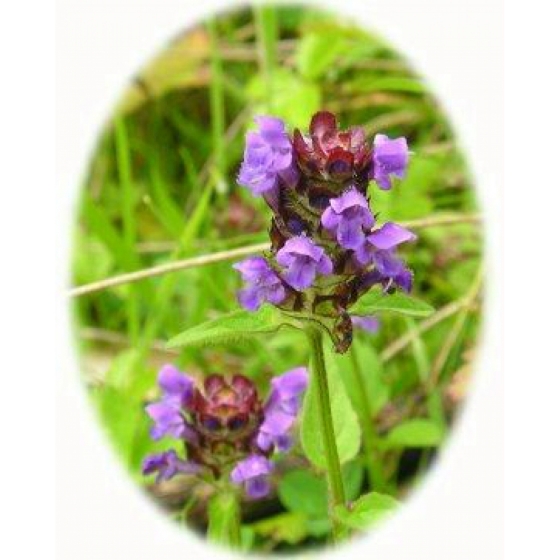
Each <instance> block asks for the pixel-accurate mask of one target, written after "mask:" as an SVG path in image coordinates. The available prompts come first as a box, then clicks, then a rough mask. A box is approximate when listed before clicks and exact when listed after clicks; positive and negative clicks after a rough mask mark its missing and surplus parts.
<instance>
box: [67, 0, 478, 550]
mask: <svg viewBox="0 0 560 560" xmlns="http://www.w3.org/2000/svg"><path fill="white" fill-rule="evenodd" d="M371 23H372V24H373V25H375V22H371ZM319 109H327V110H330V111H333V112H335V113H336V114H337V115H338V117H339V119H340V122H341V124H342V125H343V126H352V125H363V126H364V127H365V129H366V131H367V133H368V135H370V136H372V135H373V134H375V133H377V132H383V133H385V134H388V135H390V136H397V135H404V136H406V137H407V139H408V142H409V145H410V147H411V150H412V151H413V152H414V156H413V157H412V161H411V165H410V170H409V172H408V175H407V177H406V179H405V180H404V181H402V182H401V183H399V184H398V185H397V186H396V188H394V189H393V190H391V191H388V192H384V191H381V190H379V189H377V188H372V189H371V190H370V193H371V196H372V206H373V209H374V212H377V213H379V214H380V218H381V220H382V221H385V220H389V219H392V220H399V221H405V222H408V221H412V224H411V225H412V226H413V229H415V227H414V226H415V225H417V229H415V231H416V233H417V234H418V236H419V241H418V242H417V243H416V244H414V245H413V246H412V247H411V248H410V249H407V250H404V251H403V256H405V258H406V259H407V260H408V262H409V263H410V265H411V267H412V269H413V270H414V272H415V286H414V292H413V293H414V294H415V295H416V296H418V297H420V298H422V299H424V300H425V301H427V302H428V303H430V304H431V305H433V306H434V307H435V308H436V310H437V311H436V314H435V315H434V316H432V317H431V318H429V319H426V320H423V321H415V320H412V319H403V318H402V317H397V316H387V317H385V316H380V319H381V324H382V327H381V329H380V331H379V332H378V333H377V334H375V335H368V334H365V333H361V334H358V335H357V337H356V338H357V340H356V342H355V345H354V347H355V351H356V354H357V358H358V361H359V364H360V367H361V369H362V370H363V372H364V373H365V374H366V375H365V377H366V381H367V391H368V394H369V397H370V404H371V407H372V410H373V411H374V416H373V417H372V418H371V419H370V421H371V422H373V424H374V426H375V430H376V434H377V437H378V449H377V451H376V461H377V463H378V465H379V472H378V473H377V474H376V486H377V488H376V490H378V491H384V492H387V493H391V494H393V495H395V496H398V497H399V498H403V497H404V496H405V495H406V493H407V492H408V491H409V490H410V488H412V487H413V486H414V485H415V483H416V481H417V480H418V479H419V478H420V477H421V476H422V475H423V474H424V472H425V471H426V470H427V469H428V468H429V466H430V464H431V462H432V461H433V459H434V457H436V456H437V452H438V449H439V448H440V447H441V445H442V442H443V441H444V440H445V437H446V435H447V432H448V430H449V427H450V425H451V423H452V421H453V419H454V417H455V416H456V413H457V410H458V408H459V407H460V405H461V403H462V402H463V399H464V397H465V393H466V390H467V387H468V385H469V379H470V374H471V369H472V362H473V359H474V350H475V346H476V337H477V331H478V328H479V322H480V319H479V315H480V302H479V292H480V263H481V234H480V231H481V226H480V221H479V217H478V214H477V205H476V199H475V193H474V190H473V187H472V184H471V178H470V177H469V174H468V171H467V169H466V166H465V162H464V159H463V157H462V155H461V152H460V150H459V149H458V147H457V144H456V140H455V138H454V135H453V132H452V130H451V128H450V126H449V123H448V121H447V119H446V117H445V115H444V114H443V113H442V111H441V108H440V107H439V105H438V102H437V100H436V99H435V98H434V97H433V96H432V94H431V93H430V92H429V91H428V89H427V86H426V84H425V83H424V81H423V80H422V79H421V78H419V77H418V76H417V75H416V74H415V73H414V72H413V71H412V70H411V69H410V68H409V67H408V65H407V63H406V61H405V60H403V58H402V57H401V56H400V55H398V54H397V53H396V52H395V51H394V50H393V49H392V48H391V47H390V46H389V45H387V44H386V43H385V42H384V40H383V39H382V38H381V37H380V36H378V35H376V34H371V33H370V32H366V31H363V30H361V29H359V28H357V27H356V26H355V25H353V24H352V23H349V22H346V21H344V20H343V18H341V17H340V16H339V15H329V14H327V13H324V12H318V11H315V10H312V9H309V8H305V9H302V8H298V7H282V8H275V7H272V6H269V7H260V8H256V9H245V10H241V11H237V12H231V13H227V14H225V15H222V16H220V17H218V18H217V19H215V20H212V21H208V22H206V23H205V24H202V25H200V26H199V27H196V28H193V29H187V30H184V31H183V32H181V33H180V34H179V35H178V36H177V37H176V38H175V39H174V40H173V41H172V42H171V43H170V44H169V45H167V46H166V47H165V48H164V49H163V50H162V51H161V52H160V53H159V54H158V55H157V56H156V57H155V58H154V59H153V60H152V61H150V62H149V63H148V65H147V66H146V67H144V68H142V70H141V71H140V72H139V73H138V74H137V75H136V76H135V77H134V79H133V80H132V81H131V84H130V86H129V88H128V89H127V91H125V92H124V95H123V96H122V98H121V100H120V102H119V104H118V107H117V109H116V110H115V112H114V114H113V115H112V116H111V118H110V120H109V121H108V122H107V123H106V125H105V127H104V128H103V130H102V131H101V134H100V138H99V142H98V145H97V149H96V151H95V153H94V155H93V158H92V160H91V163H90V165H89V168H88V172H87V175H86V178H85V181H84V184H83V188H82V192H81V196H80V200H79V204H78V208H77V220H76V228H75V232H74V235H75V242H74V257H73V263H72V283H73V284H74V285H76V286H78V285H83V284H88V283H91V282H94V281H97V280H100V279H104V278H106V277H109V276H114V275H119V274H122V273H126V272H130V271H136V270H140V269H144V268H148V267H152V266H155V265H158V264H164V263H167V262H171V261H174V260H177V259H180V258H187V257H191V256H196V255H203V254H209V253H212V252H216V251H223V250H227V249H232V248H236V247H242V246H245V245H249V244H252V243H257V242H263V241H266V239H267V228H268V223H269V219H270V214H269V211H268V209H267V208H266V207H265V205H264V203H263V202H262V201H261V200H260V199H256V198H253V197H252V196H251V195H250V193H248V192H247V191H246V190H245V189H242V188H241V187H239V186H238V185H236V181H235V177H236V174H237V170H238V167H239V163H240V161H241V159H242V152H243V142H244V135H245V132H246V130H247V129H248V127H249V126H251V122H252V118H253V116H254V115H256V114H262V113H269V114H274V115H277V116H280V117H282V118H283V119H285V120H286V121H287V123H288V124H289V126H290V127H293V126H299V127H304V128H305V127H307V125H308V122H309V119H310V117H311V115H312V114H313V113H314V112H315V111H317V110H319ZM448 218H449V222H450V223H441V222H442V220H443V222H445V221H446V220H448ZM417 221H419V222H417ZM232 262H234V261H232V260H227V261H224V262H219V263H215V264H210V265H205V266H200V267H196V268H191V269H188V270H182V271H178V272H174V273H170V274H165V275H159V276H155V277H152V278H148V279H145V280H142V281H140V282H135V283H130V284H124V285H121V286H117V287H114V288H110V289H104V290H100V291H96V292H93V293H90V294H86V295H82V296H80V297H75V298H74V300H73V304H74V308H73V309H74V315H75V327H76V339H77V344H78V347H79V352H80V357H81V375H82V376H83V379H84V381H85V383H86V384H87V388H88V391H89V393H90V394H91V399H92V402H93V404H94V406H95V407H96V408H97V409H98V411H99V414H100V416H101V418H102V420H103V425H104V427H105V428H106V430H107V432H108V435H109V436H110V439H111V441H112V442H113V444H114V446H115V448H116V450H117V452H118V455H119V456H120V457H121V458H122V460H123V462H124V464H125V465H126V467H127V469H128V470H129V471H130V473H131V476H133V477H134V478H135V479H136V480H137V481H138V482H139V483H140V484H142V485H143V486H146V487H147V489H148V491H149V492H151V493H152V494H153V495H154V496H155V498H156V499H157V500H158V501H159V502H160V503H161V504H162V505H163V506H164V507H166V508H167V509H169V510H170V511H171V512H178V511H179V510H181V509H182V507H183V506H184V504H185V503H186V502H188V501H189V500H191V502H189V507H190V513H188V514H187V518H188V520H190V521H191V522H192V523H194V524H195V525H198V526H200V528H202V527H203V525H204V507H203V506H204V500H205V496H204V493H203V490H202V489H197V488H196V487H192V486H189V485H188V483H185V482H184V481H170V482H168V483H165V484H161V485H158V486H157V487H156V486H154V485H151V484H148V483H147V481H146V480H143V479H142V477H141V475H140V471H139V468H140V462H141V459H142V457H143V455H144V454H146V453H147V452H151V451H154V450H156V449H158V448H163V447H169V442H167V441H165V442H163V443H161V444H159V443H158V444H154V442H152V441H150V439H149V436H148V429H149V423H148V420H147V417H146V415H145V413H144V411H143V407H144V405H145V404H146V402H148V401H149V400H150V399H153V398H155V397H156V395H157V392H156V387H155V378H156V374H157V369H158V367H159V366H160V365H161V364H163V363H165V362H168V361H173V362H174V363H176V364H178V365H180V366H181V367H182V368H183V369H184V371H187V372H188V373H190V374H191V375H195V376H203V375H206V374H209V373H211V372H219V373H226V374H230V373H234V372H242V373H244V374H246V375H248V376H250V377H252V378H254V379H255V380H256V381H257V382H258V383H259V384H260V385H261V386H262V387H265V386H266V382H267V380H268V379H269V378H270V376H272V375H277V374H279V373H282V372H284V371H286V370H287V369H289V368H291V367H293V366H296V365H300V364H305V363H306V361H307V355H306V349H305V347H304V345H302V344H301V340H300V339H298V338H297V336H296V335H295V334H293V333H291V332H281V333H280V334H279V335H278V336H275V337H273V338H266V339H262V340H260V339H259V340H257V341H255V342H253V343H250V344H245V345H241V346H239V345H236V346H232V347H224V348H221V347H219V348H208V349H187V350H185V351H183V352H180V353H176V352H172V351H169V350H166V349H165V341H166V340H168V339H169V338H170V337H172V336H173V335H175V334H177V333H178V332H180V331H182V330H184V329H185V328H187V327H188V326H192V325H196V324H197V323H199V322H201V321H204V320H207V319H209V318H211V317H214V316H218V315H221V314H223V313H226V312H228V311H230V310H234V309H237V307H238V305H237V302H236V299H235V292H236V290H237V289H238V288H239V278H238V275H237V274H236V273H235V272H234V271H233V270H232V268H231V265H232ZM350 367H351V364H350V358H349V357H348V356H344V357H342V358H341V359H340V360H339V370H340V375H341V376H342V377H343V379H344V380H345V383H346V384H347V388H348V390H349V393H350V395H351V397H352V398H353V397H354V396H355V390H354V388H353V386H352V376H351V375H350V373H349V369H350ZM288 469H289V470H290V473H289V474H288V475H286V476H280V475H279V476H278V477H277V483H278V484H279V487H280V489H279V491H278V495H275V496H273V497H272V498H271V499H270V500H266V501H264V502H262V503H258V504H247V505H246V506H245V509H244V521H245V527H244V539H245V543H244V546H245V547H246V548H253V549H260V550H290V549H292V548H293V547H294V546H301V545H310V546H312V545H314V544H316V543H321V542H323V541H324V539H325V533H326V528H328V522H327V521H326V520H325V517H326V515H325V511H326V505H325V492H324V481H323V480H322V479H320V478H317V477H314V476H313V475H312V474H310V472H309V468H308V464H307V462H306V461H305V459H304V457H303V455H302V454H301V452H299V453H298V452H297V449H296V454H295V456H294V457H293V458H290V459H287V460H286V461H285V464H283V465H281V466H280V469H279V472H280V473H282V472H284V471H285V470H288ZM294 469H295V470H294ZM301 469H306V470H301ZM345 469H346V484H347V492H348V493H349V494H351V495H353V496H354V497H355V496H356V495H357V493H358V492H360V490H363V489H364V488H367V485H368V483H367V481H366V478H365V476H364V469H363V465H362V464H361V463H360V461H359V460H355V461H353V462H352V463H350V464H349V465H347V466H346V467H345ZM302 492H303V493H304V494H302ZM302 496H304V498H302ZM192 497H194V499H191V498H192ZM302 504H303V505H302ZM196 520H200V521H196Z"/></svg>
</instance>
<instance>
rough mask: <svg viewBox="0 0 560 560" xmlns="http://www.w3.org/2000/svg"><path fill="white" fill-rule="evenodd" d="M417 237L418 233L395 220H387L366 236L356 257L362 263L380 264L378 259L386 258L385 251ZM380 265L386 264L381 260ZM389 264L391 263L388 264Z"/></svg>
mask: <svg viewBox="0 0 560 560" xmlns="http://www.w3.org/2000/svg"><path fill="white" fill-rule="evenodd" d="M415 239H416V235H414V233H412V232H411V231H409V230H407V229H406V228H403V227H402V226H399V225H398V224H394V223H393V222H387V223H386V224H383V226H381V227H380V228H379V229H377V230H375V231H373V232H372V233H370V234H369V235H368V236H367V237H366V238H365V242H364V243H363V244H362V245H361V246H360V247H359V248H358V249H357V250H356V259H357V260H358V262H359V263H361V264H370V263H372V262H375V263H376V264H378V262H377V261H383V260H384V258H383V254H384V253H385V252H387V251H392V250H393V249H395V248H396V247H397V246H398V245H400V244H401V243H405V242H407V241H414V240H415ZM380 266H381V267H383V266H384V265H383V263H382V262H380ZM388 266H391V265H390V264H388Z"/></svg>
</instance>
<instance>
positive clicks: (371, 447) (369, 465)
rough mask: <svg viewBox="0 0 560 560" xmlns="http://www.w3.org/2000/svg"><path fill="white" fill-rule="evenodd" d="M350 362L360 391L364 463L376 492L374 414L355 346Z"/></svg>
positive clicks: (377, 471) (376, 470) (351, 348)
mask: <svg viewBox="0 0 560 560" xmlns="http://www.w3.org/2000/svg"><path fill="white" fill-rule="evenodd" d="M349 353H350V361H351V363H352V373H353V374H354V380H355V383H356V387H357V389H358V399H359V402H358V403H357V404H358V408H359V411H358V412H359V418H360V421H361V425H362V426H361V427H362V436H363V438H364V463H365V466H366V469H367V473H368V482H369V487H370V490H376V489H377V487H378V483H379V482H380V474H379V468H378V466H377V464H376V462H375V441H376V434H375V430H374V427H373V424H372V417H373V413H372V410H371V407H370V403H369V399H368V395H367V391H366V386H365V383H364V378H363V374H362V369H361V368H360V364H359V363H358V356H357V355H356V350H355V349H354V346H350V352H349Z"/></svg>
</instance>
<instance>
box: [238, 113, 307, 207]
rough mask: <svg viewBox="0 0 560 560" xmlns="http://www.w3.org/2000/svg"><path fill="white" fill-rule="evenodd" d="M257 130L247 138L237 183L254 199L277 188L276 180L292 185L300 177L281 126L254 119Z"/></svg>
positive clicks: (273, 121)
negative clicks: (248, 190)
mask: <svg viewBox="0 0 560 560" xmlns="http://www.w3.org/2000/svg"><path fill="white" fill-rule="evenodd" d="M255 121H256V123H257V125H258V130H257V131H251V132H249V133H248V134H247V138H246V143H245V154H244V159H243V163H242V165H241V169H240V171H239V176H238V179H237V180H238V183H239V184H240V185H242V186H244V187H247V188H249V189H250V190H251V192H252V193H253V194H254V195H255V196H257V195H260V194H264V193H266V192H268V191H271V190H273V189H275V188H277V187H278V184H279V179H282V180H283V181H284V183H285V184H287V185H288V186H292V185H294V184H295V183H296V182H297V180H298V178H299V174H298V172H297V169H296V166H295V164H294V161H293V148H292V143H291V141H290V138H289V136H288V134H287V133H286V130H285V125H284V122H283V121H282V120H280V119H277V118H274V117H268V116H260V117H256V119H255Z"/></svg>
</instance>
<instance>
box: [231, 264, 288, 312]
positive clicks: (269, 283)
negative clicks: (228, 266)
mask: <svg viewBox="0 0 560 560" xmlns="http://www.w3.org/2000/svg"><path fill="white" fill-rule="evenodd" d="M233 268H235V269H236V270H238V271H239V272H240V273H241V277H242V278H243V281H244V282H245V283H246V287H245V288H244V289H242V290H240V291H239V292H238V293H237V297H238V299H239V303H240V304H241V305H242V306H243V307H245V309H248V310H249V311H256V310H257V309H258V308H259V307H260V306H261V305H262V304H263V303H264V302H266V301H268V302H270V303H273V304H275V305H276V304H279V303H281V302H282V301H284V299H285V298H286V289H285V288H284V286H283V285H282V281H281V280H280V278H279V277H278V275H277V274H276V272H274V270H272V268H270V266H269V265H268V263H267V262H266V260H265V259H264V258H263V257H249V258H248V259H245V260H244V261H241V262H238V263H236V264H234V265H233Z"/></svg>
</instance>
